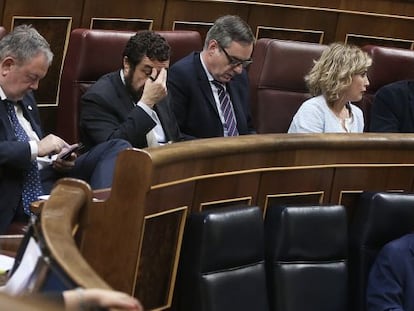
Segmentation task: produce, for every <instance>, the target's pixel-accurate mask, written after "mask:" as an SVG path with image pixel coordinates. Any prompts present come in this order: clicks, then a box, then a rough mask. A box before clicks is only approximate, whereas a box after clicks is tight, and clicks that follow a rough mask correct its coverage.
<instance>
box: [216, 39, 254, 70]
mask: <svg viewBox="0 0 414 311" xmlns="http://www.w3.org/2000/svg"><path fill="white" fill-rule="evenodd" d="M218 46H219V48H220V49H221V50H222V51H223V52H224V55H226V57H227V60H228V61H229V65H230V66H231V67H237V66H240V65H242V67H243V68H246V67H247V66H249V65H250V64H251V63H253V60H252V59H251V58H249V59H246V60H241V59H239V58H237V57H234V56H231V55H229V54H228V53H227V51H226V50H225V49H224V47H222V46H221V44H218Z"/></svg>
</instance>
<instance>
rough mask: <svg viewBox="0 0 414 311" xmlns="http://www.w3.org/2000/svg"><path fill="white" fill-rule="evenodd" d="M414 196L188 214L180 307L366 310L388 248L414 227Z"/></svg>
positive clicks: (378, 196) (178, 295)
mask: <svg viewBox="0 0 414 311" xmlns="http://www.w3.org/2000/svg"><path fill="white" fill-rule="evenodd" d="M413 207H414V195H409V194H397V193H364V194H362V195H361V197H360V199H359V204H358V208H357V210H356V212H355V213H354V215H353V217H352V218H350V217H348V214H349V213H347V211H346V208H345V207H343V206H340V205H331V206H270V207H269V208H268V210H267V213H266V215H265V219H264V222H263V218H262V211H261V210H260V209H259V208H258V207H228V208H223V209H216V210H214V209H213V210H206V211H204V212H201V213H195V214H192V215H190V217H189V218H188V222H187V226H186V230H185V234H184V241H183V246H182V251H181V259H180V267H179V271H178V280H177V287H176V293H175V296H174V297H175V299H176V301H175V309H176V310H180V311H186V310H188V311H190V310H205V311H207V310H214V311H219V310H242V311H243V310H246V311H247V310H261V311H266V310H272V311H279V310H280V311H282V310H283V311H303V310H306V311H312V310H315V311H316V310H318V311H323V310H326V311H332V310H336V311H341V310H344V311H345V310H353V311H363V310H365V288H366V283H367V276H368V273H369V269H370V267H371V265H372V263H373V261H374V259H375V257H376V255H377V253H378V251H379V250H380V249H381V248H382V246H383V245H384V244H385V243H387V242H389V241H391V240H393V239H395V238H397V237H399V236H402V235H403V234H406V233H409V232H411V231H413V230H414V208H413Z"/></svg>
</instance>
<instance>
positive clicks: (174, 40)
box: [57, 28, 202, 143]
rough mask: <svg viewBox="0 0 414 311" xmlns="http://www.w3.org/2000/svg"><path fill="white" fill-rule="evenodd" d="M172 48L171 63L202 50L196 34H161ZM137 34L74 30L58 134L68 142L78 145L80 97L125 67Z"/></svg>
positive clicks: (63, 81) (61, 90)
mask: <svg viewBox="0 0 414 311" xmlns="http://www.w3.org/2000/svg"><path fill="white" fill-rule="evenodd" d="M157 33H159V34H160V35H161V36H163V37H164V38H165V39H166V40H167V42H168V44H169V45H170V46H171V59H170V63H171V64H172V63H174V62H175V61H177V60H178V59H180V58H182V57H184V56H185V55H187V54H188V53H190V52H192V51H194V50H200V49H201V48H202V41H201V36H200V34H199V33H198V32H196V31H158V32H157ZM134 34H135V32H129V31H116V30H100V29H83V28H79V29H74V30H73V31H72V33H71V35H70V38H69V44H68V49H67V52H66V56H65V61H64V64H63V70H62V74H61V81H60V86H59V102H58V105H59V108H58V113H57V133H58V135H60V136H61V137H63V138H64V139H66V140H67V141H68V142H72V143H75V142H78V141H79V123H78V119H79V113H80V105H79V102H80V97H81V96H82V95H83V94H84V92H85V91H86V90H87V88H88V87H89V86H90V85H91V84H93V83H94V82H96V80H98V79H99V78H100V77H101V76H103V75H104V74H106V73H109V72H112V71H115V70H118V69H120V68H121V67H122V53H123V51H124V48H125V45H126V43H127V41H128V40H129V38H130V37H131V36H133V35H134Z"/></svg>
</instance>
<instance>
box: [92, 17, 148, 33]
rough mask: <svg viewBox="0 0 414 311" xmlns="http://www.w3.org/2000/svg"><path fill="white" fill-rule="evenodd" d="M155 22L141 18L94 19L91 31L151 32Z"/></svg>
mask: <svg viewBox="0 0 414 311" xmlns="http://www.w3.org/2000/svg"><path fill="white" fill-rule="evenodd" d="M152 24H153V20H151V19H139V18H99V17H92V19H91V25H90V29H107V30H126V31H138V30H151V29H152Z"/></svg>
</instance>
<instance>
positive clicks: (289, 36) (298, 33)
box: [256, 26, 324, 43]
mask: <svg viewBox="0 0 414 311" xmlns="http://www.w3.org/2000/svg"><path fill="white" fill-rule="evenodd" d="M323 35H324V33H323V31H315V30H303V29H290V28H278V27H266V26H258V27H257V29H256V39H260V38H272V39H280V40H293V41H304V42H313V43H322V42H323Z"/></svg>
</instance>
